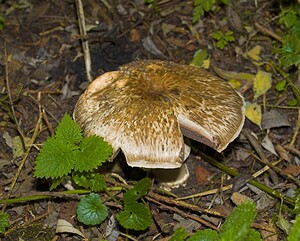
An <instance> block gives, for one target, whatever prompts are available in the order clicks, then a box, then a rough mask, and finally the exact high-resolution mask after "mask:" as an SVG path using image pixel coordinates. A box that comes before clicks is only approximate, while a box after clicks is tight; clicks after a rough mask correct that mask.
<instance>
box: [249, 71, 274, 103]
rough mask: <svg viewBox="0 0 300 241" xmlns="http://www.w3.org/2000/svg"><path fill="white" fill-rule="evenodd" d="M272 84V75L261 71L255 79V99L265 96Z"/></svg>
mask: <svg viewBox="0 0 300 241" xmlns="http://www.w3.org/2000/svg"><path fill="white" fill-rule="evenodd" d="M271 84H272V75H271V73H268V72H265V71H261V70H259V71H258V72H257V74H256V76H255V78H254V83H253V89H254V93H255V94H254V99H257V98H258V97H259V96H261V95H263V94H265V93H266V92H267V91H268V90H269V89H270V88H271Z"/></svg>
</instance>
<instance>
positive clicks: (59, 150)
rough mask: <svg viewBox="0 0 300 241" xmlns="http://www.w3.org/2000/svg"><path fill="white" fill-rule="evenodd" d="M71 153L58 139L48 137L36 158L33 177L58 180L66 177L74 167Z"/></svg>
mask: <svg viewBox="0 0 300 241" xmlns="http://www.w3.org/2000/svg"><path fill="white" fill-rule="evenodd" d="M74 163H75V160H74V155H73V151H72V150H70V149H69V147H68V146H67V144H66V143H65V142H63V141H62V140H60V139H56V138H54V137H48V138H47V140H46V141H45V143H44V145H43V146H42V148H41V151H40V153H39V154H38V156H37V158H36V166H35V172H34V176H35V177H38V178H44V177H45V178H52V179H55V178H59V177H62V176H64V175H67V174H68V173H70V172H71V170H72V168H73V167H74Z"/></svg>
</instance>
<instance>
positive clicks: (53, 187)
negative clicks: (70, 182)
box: [49, 177, 63, 191]
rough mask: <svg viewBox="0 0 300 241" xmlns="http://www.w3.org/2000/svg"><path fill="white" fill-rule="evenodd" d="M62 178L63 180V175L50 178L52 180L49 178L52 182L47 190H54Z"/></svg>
mask: <svg viewBox="0 0 300 241" xmlns="http://www.w3.org/2000/svg"><path fill="white" fill-rule="evenodd" d="M62 180H63V177H60V178H54V179H52V180H51V181H52V184H51V186H50V188H49V190H50V191H52V190H54V189H55V188H57V187H58V186H59V185H60V184H61V182H62Z"/></svg>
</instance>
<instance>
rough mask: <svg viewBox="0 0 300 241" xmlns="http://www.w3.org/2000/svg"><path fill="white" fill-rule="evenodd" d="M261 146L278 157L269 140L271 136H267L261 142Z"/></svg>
mask: <svg viewBox="0 0 300 241" xmlns="http://www.w3.org/2000/svg"><path fill="white" fill-rule="evenodd" d="M261 145H262V147H263V148H265V149H266V150H267V151H269V152H271V153H272V154H274V155H275V156H277V157H278V154H277V153H276V150H275V147H274V145H273V143H272V141H271V140H270V138H269V135H268V134H267V135H266V136H265V137H264V139H263V140H262V142H261Z"/></svg>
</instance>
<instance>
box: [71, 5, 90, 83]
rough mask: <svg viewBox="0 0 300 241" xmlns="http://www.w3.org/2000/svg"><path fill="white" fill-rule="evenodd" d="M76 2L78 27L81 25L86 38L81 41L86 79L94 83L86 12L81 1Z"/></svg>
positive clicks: (80, 31) (80, 29) (82, 33)
mask: <svg viewBox="0 0 300 241" xmlns="http://www.w3.org/2000/svg"><path fill="white" fill-rule="evenodd" d="M75 1H76V9H77V16H78V25H79V33H80V35H81V36H82V37H83V38H84V39H82V40H81V44H82V50H83V56H84V64H85V70H86V77H87V80H88V81H89V82H91V81H92V76H91V55H90V49H89V43H88V41H87V38H86V29H85V20H84V11H83V6H82V2H81V0H75Z"/></svg>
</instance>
